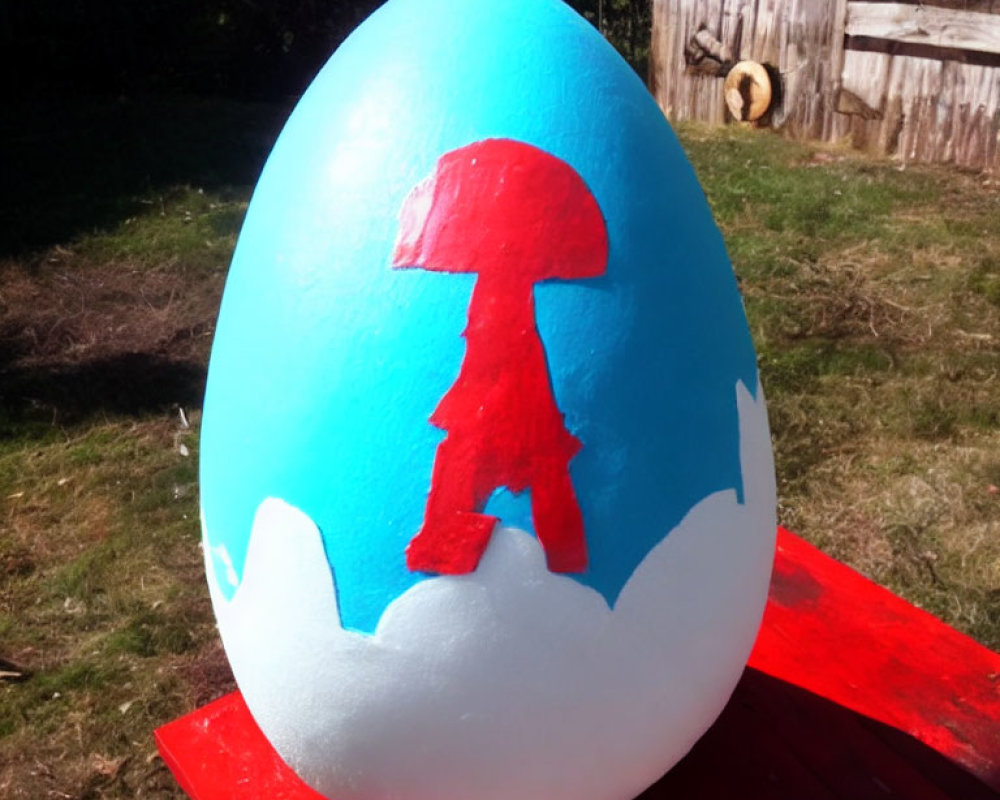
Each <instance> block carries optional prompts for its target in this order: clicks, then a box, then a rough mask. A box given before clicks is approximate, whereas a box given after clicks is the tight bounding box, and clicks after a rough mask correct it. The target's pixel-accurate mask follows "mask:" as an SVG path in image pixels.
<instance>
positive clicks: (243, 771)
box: [155, 692, 323, 800]
mask: <svg viewBox="0 0 1000 800" xmlns="http://www.w3.org/2000/svg"><path fill="white" fill-rule="evenodd" d="M155 737H156V746H157V747H158V748H159V750H160V754H161V755H162V756H163V760H164V761H165V762H166V764H167V766H168V767H169V768H170V771H171V772H173V773H174V777H175V778H177V782H178V783H179V784H180V786H181V788H182V789H183V790H184V791H185V792H187V793H188V794H189V795H190V796H191V797H192V798H193V800H323V797H322V795H319V794H317V793H316V792H314V791H313V790H312V789H310V788H309V787H308V786H306V785H305V784H304V783H303V782H302V781H301V780H300V779H299V777H298V776H297V775H296V774H295V773H294V772H292V771H291V769H289V768H288V766H287V765H286V764H285V762H284V761H282V760H281V758H280V756H278V754H277V753H276V752H275V751H274V748H273V747H271V745H270V743H269V742H268V741H267V739H266V738H264V734H263V733H261V731H260V728H258V727H257V723H256V722H254V720H253V717H251V716H250V710H249V709H248V708H247V706H246V703H245V702H243V696H242V695H241V694H240V693H239V692H233V693H232V694H227V695H226V696H225V697H222V698H221V699H219V700H216V701H215V702H214V703H209V704H208V705H207V706H203V707H201V708H199V709H198V710H197V711H194V712H192V713H191V714H188V715H187V716H184V717H181V718H180V719H178V720H175V721H174V722H171V723H170V724H168V725H164V726H163V727H162V728H159V729H157V731H156V733H155Z"/></svg>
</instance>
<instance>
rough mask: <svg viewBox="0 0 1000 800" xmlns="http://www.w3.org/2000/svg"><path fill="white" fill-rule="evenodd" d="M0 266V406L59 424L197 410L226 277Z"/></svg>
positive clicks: (72, 262) (66, 260) (54, 259)
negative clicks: (108, 416)
mask: <svg viewBox="0 0 1000 800" xmlns="http://www.w3.org/2000/svg"><path fill="white" fill-rule="evenodd" d="M79 262H80V259H78V258H76V257H74V254H73V253H71V252H70V251H67V250H64V249H62V248H56V249H54V250H53V251H52V252H51V253H50V254H49V255H48V256H47V257H46V258H44V259H43V260H42V262H41V263H40V264H38V265H35V266H33V267H29V266H24V265H20V264H7V265H2V266H0V386H2V389H0V393H2V394H0V402H2V404H3V405H4V407H5V408H6V409H7V411H8V413H10V414H13V415H22V416H23V415H29V416H31V417H33V418H38V419H40V420H46V419H48V420H49V421H51V422H55V423H64V422H73V421H77V420H79V419H83V418H87V417H90V416H92V415H93V414H95V413H101V412H104V413H139V412H143V411H158V410H162V409H164V408H169V407H170V406H171V405H175V404H180V405H184V406H189V407H190V406H200V404H201V396H202V392H203V390H204V380H205V369H206V364H207V362H208V353H209V349H210V347H211V340H212V333H213V331H214V326H215V318H216V314H217V311H218V306H219V299H220V297H221V293H222V285H223V280H224V277H223V275H222V274H221V273H218V272H211V273H208V274H204V275H192V274H190V272H185V271H183V270H179V269H170V268H159V269H139V268H136V267H131V266H129V265H127V264H120V263H110V264H101V265H95V264H81V263H79Z"/></svg>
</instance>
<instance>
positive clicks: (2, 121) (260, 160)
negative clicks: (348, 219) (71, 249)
mask: <svg viewBox="0 0 1000 800" xmlns="http://www.w3.org/2000/svg"><path fill="white" fill-rule="evenodd" d="M290 110H291V106H290V105H271V104H262V103H245V102H237V101H232V100H225V99H210V98H196V97H185V96H175V97H158V96H139V97H132V98H119V99H108V98H96V97H94V98H87V97H77V98H69V99H59V98H47V97H40V98H36V99H34V100H33V101H31V102H22V103H16V104H11V105H8V106H7V107H6V108H5V110H4V114H3V115H2V118H0V149H2V152H3V154H4V155H3V159H4V162H5V167H4V171H5V174H4V180H3V184H2V185H3V190H2V191H0V258H17V257H20V256H23V255H25V254H27V253H30V252H31V251H34V250H39V249H42V248H45V247H49V246H52V245H56V244H60V243H65V242H68V241H71V240H72V239H73V238H74V237H75V236H77V235H79V234H81V233H86V232H91V231H94V230H102V229H106V228H109V227H112V226H114V225H116V224H117V223H120V222H122V221H124V220H125V219H127V218H128V217H129V216H131V215H133V214H135V213H136V212H138V211H140V210H142V209H143V208H146V209H147V210H148V205H149V203H150V202H155V198H156V196H157V193H158V192H161V191H164V190H166V189H168V188H169V187H171V186H176V185H190V186H194V187H199V188H204V189H221V188H224V187H229V186H240V187H250V186H252V185H253V184H254V183H255V182H256V180H257V176H258V175H259V173H260V170H261V168H262V167H263V164H264V160H265V159H266V157H267V154H268V152H269V151H270V149H271V146H272V144H273V142H274V140H275V138H276V137H277V134H278V132H279V131H280V129H281V127H282V125H283V124H284V120H285V118H286V117H287V115H288V113H289V111H290Z"/></svg>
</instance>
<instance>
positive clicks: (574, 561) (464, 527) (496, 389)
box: [392, 139, 608, 574]
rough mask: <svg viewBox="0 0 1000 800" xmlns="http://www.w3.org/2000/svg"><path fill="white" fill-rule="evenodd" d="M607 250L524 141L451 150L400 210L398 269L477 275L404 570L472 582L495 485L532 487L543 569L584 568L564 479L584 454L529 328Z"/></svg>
mask: <svg viewBox="0 0 1000 800" xmlns="http://www.w3.org/2000/svg"><path fill="white" fill-rule="evenodd" d="M607 258H608V240H607V233H606V231H605V226H604V219H603V217H602V216H601V211H600V209H599V208H598V206H597V201H596V200H595V199H594V197H593V195H592V194H591V193H590V191H589V190H588V189H587V187H586V185H585V184H584V182H583V180H582V179H581V178H580V176H579V175H578V174H577V173H576V172H575V171H574V170H573V169H572V168H571V167H570V166H569V165H568V164H566V163H565V162H564V161H561V160H559V159H558V158H555V157H554V156H551V155H549V154H548V153H546V152H544V151H542V150H539V149H538V148H536V147H532V146H530V145H527V144H523V143H521V142H516V141H512V140H509V139H486V140H484V141H481V142H476V143H474V144H471V145H468V146H466V147H462V148H460V149H458V150H453V151H451V152H450V153H447V154H446V155H444V156H443V157H442V158H441V159H440V160H439V161H438V163H437V167H436V169H435V171H434V173H433V174H432V175H431V176H430V177H429V178H428V179H427V180H425V181H424V182H422V183H421V184H419V185H418V186H417V187H416V188H414V189H413V190H412V191H411V192H410V194H409V195H408V196H407V198H406V200H405V201H404V203H403V208H402V211H401V213H400V232H399V237H398V239H397V241H396V248H395V251H394V253H393V257H392V265H393V267H395V268H407V267H417V268H420V269H427V270H434V271H438V272H475V273H478V278H477V279H476V284H475V287H474V288H473V291H472V299H471V301H470V303H469V318H468V326H467V327H466V329H465V332H464V334H463V336H464V337H465V340H466V351H465V358H464V360H463V361H462V367H461V369H460V371H459V374H458V378H457V379H456V381H455V383H454V384H453V385H452V387H451V388H450V389H449V390H448V392H447V393H446V394H445V396H444V397H443V398H442V399H441V402H440V403H439V405H438V407H437V409H435V411H434V413H433V414H432V415H431V418H430V421H431V422H432V423H433V424H434V425H435V426H436V427H438V428H441V429H442V430H444V431H446V432H447V436H446V437H445V439H444V441H442V442H441V444H440V445H439V446H438V449H437V453H436V455H435V458H434V470H433V475H432V477H431V488H430V492H429V494H428V498H427V509H426V512H425V514H424V522H423V526H422V527H421V529H420V531H419V532H418V533H417V534H416V536H414V537H413V539H412V540H411V541H410V544H409V546H408V547H407V548H406V563H407V566H408V567H409V568H410V569H411V570H420V571H424V572H438V573H450V574H458V573H464V572H471V571H472V570H474V569H475V568H476V565H477V564H478V563H479V559H480V557H481V556H482V554H483V551H484V550H485V549H486V545H487V544H488V542H489V538H490V534H491V533H492V531H493V526H494V525H495V523H496V521H497V520H496V518H495V517H491V516H488V515H486V514H483V513H481V512H482V510H483V508H484V507H485V506H486V502H487V501H488V500H489V497H490V495H491V494H492V493H493V491H494V490H495V489H496V488H498V487H501V486H505V487H507V488H508V489H509V490H510V491H512V492H514V493H515V494H517V493H520V492H523V491H524V490H525V489H527V488H529V487H530V488H531V513H532V519H533V522H534V526H535V533H536V534H537V536H538V539H539V541H540V542H541V543H542V546H543V547H544V549H545V555H546V559H547V562H548V566H549V569H551V570H553V571H554V572H582V571H583V570H584V569H586V566H587V545H586V541H585V539H584V530H583V517H582V515H581V514H580V507H579V504H578V503H577V499H576V494H575V492H574V491H573V484H572V481H571V480H570V475H569V462H570V460H571V459H572V458H573V456H575V455H576V454H577V452H579V450H580V447H581V444H580V442H579V440H578V439H576V438H575V437H574V436H572V435H571V434H570V433H569V431H567V430H566V427H565V425H564V423H563V416H562V413H561V412H560V411H559V408H558V406H557V405H556V402H555V397H554V396H553V394H552V386H551V382H550V378H549V372H548V365H547V363H546V360H545V350H544V348H543V346H542V340H541V339H540V338H539V335H538V329H537V327H536V325H535V308H534V296H533V292H532V287H533V286H534V284H535V283H538V282H539V281H544V280H548V279H551V278H562V279H574V278H590V277H596V276H598V275H603V274H604V271H605V269H606V265H607Z"/></svg>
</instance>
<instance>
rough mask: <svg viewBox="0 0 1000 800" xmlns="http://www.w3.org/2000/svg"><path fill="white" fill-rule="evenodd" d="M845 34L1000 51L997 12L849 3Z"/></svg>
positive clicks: (937, 45)
mask: <svg viewBox="0 0 1000 800" xmlns="http://www.w3.org/2000/svg"><path fill="white" fill-rule="evenodd" d="M847 35H848V36H868V37H871V38H875V39H892V40H893V41H896V42H908V43H910V44H923V45H931V46H933V47H944V48H951V49H954V50H975V51H978V52H983V53H1000V15H997V14H983V13H980V12H976V11H959V10H957V9H951V8H940V7H935V6H925V5H916V6H914V5H906V4H903V3H859V2H854V3H848V4H847Z"/></svg>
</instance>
